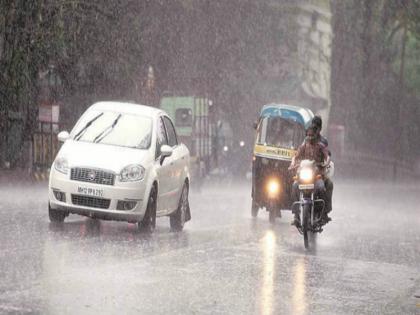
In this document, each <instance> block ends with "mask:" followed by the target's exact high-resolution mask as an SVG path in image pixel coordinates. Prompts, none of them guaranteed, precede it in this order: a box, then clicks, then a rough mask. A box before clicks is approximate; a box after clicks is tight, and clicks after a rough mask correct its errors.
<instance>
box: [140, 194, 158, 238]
mask: <svg viewBox="0 0 420 315" xmlns="http://www.w3.org/2000/svg"><path fill="white" fill-rule="evenodd" d="M156 199H157V193H156V188H155V187H154V186H153V188H152V189H151V191H150V194H149V200H148V201H147V209H146V213H145V214H144V217H143V220H141V221H140V222H139V223H138V226H139V230H140V231H141V232H146V233H152V232H153V231H154V229H155V227H156Z"/></svg>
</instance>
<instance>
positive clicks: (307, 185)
mask: <svg viewBox="0 0 420 315" xmlns="http://www.w3.org/2000/svg"><path fill="white" fill-rule="evenodd" d="M314 186H315V185H314V184H305V185H303V184H302V185H299V189H302V190H304V189H314Z"/></svg>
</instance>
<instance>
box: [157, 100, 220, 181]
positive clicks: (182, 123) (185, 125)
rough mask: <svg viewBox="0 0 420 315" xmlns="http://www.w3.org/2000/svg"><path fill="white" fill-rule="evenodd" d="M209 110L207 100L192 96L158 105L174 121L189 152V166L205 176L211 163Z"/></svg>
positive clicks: (209, 105) (162, 101) (211, 126)
mask: <svg viewBox="0 0 420 315" xmlns="http://www.w3.org/2000/svg"><path fill="white" fill-rule="evenodd" d="M211 106H212V101H211V100H209V99H208V98H204V97H195V96H165V97H163V98H162V99H161V101H160V108H161V109H162V110H164V111H165V112H167V113H168V115H169V116H170V117H171V118H172V120H173V121H174V123H175V127H176V130H177V134H178V137H179V140H180V142H182V143H184V144H185V145H186V146H187V147H188V148H189V150H190V155H191V164H192V166H194V164H195V165H196V166H197V167H198V168H196V172H198V173H199V174H200V175H204V174H206V173H207V172H208V171H209V169H210V168H211V164H212V162H213V154H214V149H213V132H212V131H213V130H214V125H213V123H212V121H211V118H210V107H211ZM194 168H195V167H193V169H194Z"/></svg>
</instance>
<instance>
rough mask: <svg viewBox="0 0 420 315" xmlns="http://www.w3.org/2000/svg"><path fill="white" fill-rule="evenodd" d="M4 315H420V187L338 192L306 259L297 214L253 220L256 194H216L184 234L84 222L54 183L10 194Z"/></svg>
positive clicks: (3, 254) (357, 186) (1, 232)
mask: <svg viewBox="0 0 420 315" xmlns="http://www.w3.org/2000/svg"><path fill="white" fill-rule="evenodd" d="M0 200H1V201H0V314H267V315H268V314H420V298H416V297H415V296H416V295H419V294H420V293H419V292H420V184H419V183H418V182H417V183H411V184H400V185H396V186H395V185H392V184H388V183H386V182H383V181H342V180H341V181H340V180H337V181H336V185H335V191H334V201H333V203H334V209H333V212H332V217H333V221H332V222H331V223H329V224H328V225H327V226H326V228H325V230H324V232H323V233H321V234H320V235H318V236H317V237H316V239H313V240H312V242H311V249H310V250H305V249H304V246H303V239H302V236H301V235H300V234H299V233H298V232H297V230H296V229H295V228H294V227H292V226H290V221H291V219H292V216H291V213H290V212H283V216H282V218H279V219H278V220H277V222H276V223H275V224H274V225H271V224H270V223H269V222H268V214H267V213H265V211H260V213H259V216H258V218H257V219H252V218H251V211H250V205H251V200H250V183H249V182H246V181H244V182H242V183H236V184H225V183H208V184H206V185H204V187H203V188H202V190H201V192H198V191H193V192H192V194H191V198H190V203H191V209H192V216H193V217H192V221H191V222H189V223H187V224H186V227H185V229H184V231H183V232H180V233H174V232H171V231H170V229H169V220H168V219H167V218H160V219H158V221H157V228H156V231H155V232H154V234H152V235H144V234H142V233H139V232H138V230H137V227H136V225H134V224H128V223H123V222H110V221H98V220H93V219H89V218H84V217H80V216H76V215H71V216H70V217H68V218H67V219H66V221H65V223H64V224H59V225H54V224H50V223H49V220H48V214H47V186H46V183H31V184H29V183H4V182H3V183H1V184H0Z"/></svg>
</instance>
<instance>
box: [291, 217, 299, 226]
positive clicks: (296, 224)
mask: <svg viewBox="0 0 420 315" xmlns="http://www.w3.org/2000/svg"><path fill="white" fill-rule="evenodd" d="M291 225H294V226H296V227H297V228H300V220H299V218H294V219H293V221H292V223H291Z"/></svg>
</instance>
